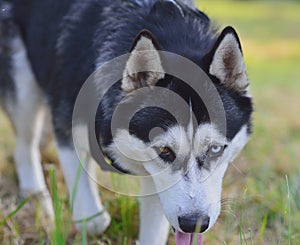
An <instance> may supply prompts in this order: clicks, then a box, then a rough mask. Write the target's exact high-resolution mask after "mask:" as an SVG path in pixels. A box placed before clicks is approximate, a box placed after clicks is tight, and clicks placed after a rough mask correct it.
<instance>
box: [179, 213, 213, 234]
mask: <svg viewBox="0 0 300 245" xmlns="http://www.w3.org/2000/svg"><path fill="white" fill-rule="evenodd" d="M209 220H210V218H209V217H208V216H206V215H205V216H201V215H186V216H179V217H178V223H179V227H180V229H181V230H182V231H183V232H186V233H193V232H199V231H200V232H204V231H206V230H207V228H208V226H209ZM199 227H200V230H199Z"/></svg>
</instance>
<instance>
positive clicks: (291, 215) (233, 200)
mask: <svg viewBox="0 0 300 245" xmlns="http://www.w3.org/2000/svg"><path fill="white" fill-rule="evenodd" d="M197 4H198V5H199V6H200V7H201V8H202V9H204V10H205V12H206V13H208V15H209V16H210V17H211V18H212V19H214V20H215V22H216V23H220V27H224V26H226V25H232V26H234V27H235V28H236V30H237V31H238V33H239V35H240V39H241V41H242V46H243V50H244V57H245V60H246V65H247V69H248V74H249V78H250V80H251V94H252V95H253V97H254V103H255V113H254V132H253V137H252V139H251V141H250V142H249V144H248V145H247V146H246V148H245V150H244V151H243V153H242V154H241V155H240V156H239V157H238V159H237V160H236V161H235V163H234V164H232V165H231V166H230V167H229V169H228V172H227V174H226V176H225V179H224V188H223V189H224V191H223V197H224V200H223V202H222V210H223V212H222V214H221V216H220V218H219V219H218V222H217V224H216V225H215V226H214V227H213V228H212V230H211V231H209V232H208V233H206V234H205V235H204V243H205V244H230V245H231V244H255V245H256V244H267V245H268V244H270V245H273V244H292V245H296V244H300V225H299V224H300V198H299V195H298V171H299V170H300V167H299V166H300V164H299V162H300V120H299V119H300V118H299V108H300V99H299V96H300V80H299V78H300V67H299V65H300V28H299V26H300V14H299V13H300V3H299V1H298V2H296V1H293V2H292V1H291V2H290V1H224V0H222V1H221V0H220V1H211V0H210V1H208V0H201V1H200V0H199V1H198V2H197ZM13 144H14V143H13V137H12V130H11V128H10V126H9V124H8V121H7V120H6V119H5V118H4V117H3V115H0V244H11V243H13V241H19V240H20V241H27V242H28V243H30V242H31V243H33V242H32V241H34V242H35V243H36V244H46V242H48V241H51V243H52V244H64V243H65V242H66V241H67V242H68V243H69V244H71V243H73V244H97V241H99V239H100V241H102V242H105V244H134V240H135V239H136V238H137V235H138V200H137V199H136V198H132V197H127V196H122V195H120V194H115V193H111V192H109V191H107V190H105V189H100V191H101V194H102V196H103V200H108V209H109V211H110V213H111V214H112V218H113V219H112V224H111V226H110V227H109V229H108V230H107V232H106V233H105V234H104V235H103V236H102V237H101V238H97V237H87V236H86V234H85V231H84V230H83V231H82V235H80V234H78V233H75V232H74V228H73V226H72V224H71V222H70V220H71V218H70V206H71V207H72V200H71V201H70V202H69V201H68V198H67V194H66V193H67V192H66V191H65V190H66V188H65V186H64V183H63V180H62V175H61V172H60V171H59V169H57V170H56V171H55V173H54V172H51V171H50V174H49V171H46V174H47V176H48V178H47V179H48V182H50V183H49V186H50V188H49V189H50V190H51V191H52V195H53V199H54V206H55V210H56V219H57V222H56V227H55V229H56V231H55V232H54V233H53V234H52V235H50V237H49V236H48V235H47V234H46V233H45V232H44V230H43V229H42V228H41V226H42V225H41V222H40V219H39V216H40V215H41V214H40V213H41V212H42V210H39V209H37V211H36V215H35V218H34V221H33V222H32V223H33V224H32V225H29V226H28V225H26V224H25V225H24V223H26V221H27V219H22V220H20V219H18V215H23V214H22V212H23V209H24V207H23V206H22V202H21V203H20V204H18V202H17V199H16V196H17V187H16V177H15V176H16V175H15V172H14V168H13V164H12V160H11V154H12V152H13ZM50 160H51V161H50V162H54V161H56V160H55V157H54V156H53V155H52V154H51V155H50ZM47 162H49V161H47ZM53 166H55V165H53ZM54 175H55V176H56V178H55V179H54ZM1 179H2V180H4V179H5V180H6V182H7V181H8V180H9V181H11V180H13V181H12V182H10V184H9V185H8V186H5V183H6V182H5V183H4V182H3V181H1ZM49 180H50V181H49ZM112 181H113V182H116V183H118V180H115V179H114V180H112ZM57 190H59V191H57ZM74 193H76V190H74ZM7 202H8V203H11V204H12V205H11V206H13V208H12V209H9V208H8V207H7V205H4V204H5V203H7ZM70 203H71V204H70ZM25 206H26V205H25ZM55 229H54V230H55ZM169 244H174V238H173V237H172V235H171V236H170V239H169Z"/></svg>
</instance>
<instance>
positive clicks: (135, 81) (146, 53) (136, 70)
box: [122, 30, 165, 93]
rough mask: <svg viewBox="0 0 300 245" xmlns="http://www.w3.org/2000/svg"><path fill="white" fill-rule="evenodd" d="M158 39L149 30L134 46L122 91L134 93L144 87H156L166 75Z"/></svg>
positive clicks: (143, 31)
mask: <svg viewBox="0 0 300 245" xmlns="http://www.w3.org/2000/svg"><path fill="white" fill-rule="evenodd" d="M158 50H159V46H158V43H157V41H156V38H155V37H154V36H153V34H152V33H151V32H150V31H148V30H142V31H141V32H140V33H139V34H138V35H137V37H136V38H135V41H134V43H133V45H132V48H131V52H130V55H129V58H128V60H127V62H126V65H125V69H124V72H123V79H122V90H123V91H124V92H128V93H129V92H132V91H133V90H136V89H138V88H141V87H143V86H150V87H151V86H154V85H155V84H156V82H157V81H158V80H159V79H162V78H163V77H164V76H165V74H164V70H163V67H162V64H161V59H160V55H159V52H158Z"/></svg>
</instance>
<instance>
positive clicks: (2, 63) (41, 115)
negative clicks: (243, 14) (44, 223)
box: [0, 0, 252, 245]
mask: <svg viewBox="0 0 300 245" xmlns="http://www.w3.org/2000/svg"><path fill="white" fill-rule="evenodd" d="M0 8H1V9H2V11H0V95H1V102H2V106H3V108H4V110H5V111H6V112H7V114H8V116H9V118H10V119H11V122H12V125H13V127H14V130H15V135H16V149H15V154H14V156H15V164H16V170H17V174H18V177H19V183H20V190H21V193H23V195H24V196H28V195H30V194H35V193H44V194H45V195H44V196H45V200H44V202H45V209H46V210H47V212H48V213H49V215H50V216H53V208H52V204H51V199H50V198H49V194H48V191H47V189H46V184H45V179H44V177H43V173H42V167H41V163H40V154H39V142H40V138H41V132H42V130H43V125H44V119H45V117H46V114H50V115H51V120H52V124H53V129H54V134H55V140H56V145H57V149H58V155H59V158H60V162H61V166H62V170H63V173H64V176H65V180H66V184H67V186H68V188H69V192H70V196H71V195H72V190H73V186H74V182H75V177H76V172H77V169H78V165H79V160H78V157H77V155H76V152H75V149H74V146H73V143H72V134H71V133H72V132H71V127H72V112H73V107H74V103H75V100H76V97H77V95H78V92H79V90H80V88H81V86H82V84H83V83H84V81H85V80H86V79H87V77H88V76H89V75H90V74H92V73H93V72H94V71H95V70H96V69H97V68H98V67H100V66H101V65H102V64H104V63H105V62H107V61H109V60H111V59H113V58H115V57H117V56H120V55H122V54H125V53H128V52H131V55H130V57H129V60H128V62H127V64H126V66H125V67H124V71H123V74H124V78H123V79H122V80H120V81H119V82H118V83H117V84H116V85H114V86H113V87H112V88H110V89H109V91H108V93H107V94H106V95H105V97H104V99H103V100H102V101H101V104H100V106H99V109H98V111H97V118H96V122H97V123H96V133H97V137H98V140H99V144H100V147H101V148H102V150H103V151H104V152H105V153H106V154H107V156H108V157H109V158H110V159H111V160H112V161H113V162H114V165H115V166H117V167H118V168H119V169H120V170H123V171H124V172H130V173H133V174H142V175H143V174H155V173H156V172H157V171H160V170H161V168H163V167H164V166H166V165H170V164H172V163H170V162H168V161H165V159H163V158H156V159H155V160H153V161H152V162H148V163H147V164H141V163H137V162H135V161H131V160H130V159H129V160H128V158H126V157H123V156H122V155H121V154H119V151H118V150H117V148H116V146H115V144H114V141H113V140H112V135H111V132H110V121H111V116H112V113H113V111H114V107H115V106H116V105H117V104H118V102H119V101H120V100H121V99H122V98H124V97H125V96H128V95H129V94H131V93H134V92H135V90H137V89H139V88H140V87H144V86H146V87H147V86H150V87H151V86H157V87H164V88H167V89H169V90H172V91H174V92H176V93H178V94H179V95H180V96H181V97H182V98H183V99H184V100H185V101H186V102H187V103H190V105H191V109H192V110H193V113H194V114H195V116H196V119H197V120H196V121H197V122H196V126H195V125H194V124H195V122H193V121H192V120H191V121H190V122H189V123H188V125H180V124H178V123H177V122H176V121H174V120H173V118H172V116H170V115H169V114H168V113H164V112H163V111H162V110H160V109H159V108H148V109H147V108H145V110H144V111H143V112H141V113H137V114H136V115H135V117H134V118H133V119H132V122H131V125H130V130H129V131H127V130H121V129H120V130H119V131H118V133H117V135H115V140H117V141H118V142H121V144H122V145H123V150H124V151H125V152H126V155H127V156H132V157H133V159H134V156H136V155H141V157H142V156H143V155H146V154H150V155H151V154H157V152H156V150H155V149H159V148H162V147H169V148H171V150H172V152H174V153H175V154H176V158H177V159H182V160H181V163H180V164H179V165H178V166H179V167H178V166H177V167H171V168H170V171H168V172H166V173H165V175H164V176H163V178H164V179H163V180H162V179H159V178H156V177H153V179H152V180H149V179H148V180H145V181H142V183H141V187H142V189H143V190H148V191H149V190H150V191H151V190H153V192H155V190H156V189H160V185H161V183H162V182H163V181H169V182H172V181H173V180H175V179H178V178H181V180H180V181H179V182H178V183H177V184H176V185H174V186H172V187H171V188H170V189H168V190H166V191H164V192H161V193H159V194H157V195H152V196H147V197H144V198H141V205H140V217H141V221H140V235H139V240H140V244H143V245H144V244H164V243H165V242H166V240H167V236H168V227H169V223H170V224H171V225H172V226H173V227H174V228H175V229H176V230H179V231H180V232H182V231H183V232H193V230H190V229H189V227H190V226H188V225H187V226H185V228H183V227H182V225H181V224H180V221H179V220H181V221H182V220H184V221H185V222H190V221H191V220H196V222H197V220H198V219H200V220H202V227H201V230H202V231H204V230H207V229H208V228H210V227H212V226H213V224H214V223H215V221H216V219H217V217H218V215H219V213H220V200H221V185H222V179H223V176H224V174H225V171H226V169H227V166H228V163H229V162H230V161H232V160H233V158H234V157H235V156H236V155H237V154H238V153H239V152H240V151H241V149H242V148H243V146H244V145H245V144H246V142H247V140H248V137H249V135H250V132H251V113H252V103H251V96H250V95H249V92H248V85H249V81H248V78H247V74H246V68H245V63H244V59H243V54H242V50H241V45H240V42H239V38H238V36H237V34H236V32H235V31H234V30H233V29H232V28H231V27H227V28H225V29H224V30H223V31H222V32H221V34H218V33H217V32H216V31H215V29H214V27H212V26H211V24H210V20H209V18H208V17H207V16H206V15H205V14H204V13H203V12H201V11H199V10H197V9H196V8H195V7H194V5H193V4H192V3H191V2H190V1H188V0H186V1H175V0H169V1H168V0H125V1H121V0H116V1H109V0H101V1H99V0H86V1H81V0H74V1H67V0H63V1H61V0H60V1H58V0H43V1H40V0H10V1H7V2H2V1H0ZM142 30H144V31H142ZM147 50H152V51H156V50H164V51H168V52H173V53H176V54H179V55H182V56H184V57H186V58H188V59H190V60H191V61H193V62H194V63H196V64H197V65H198V66H200V67H201V68H202V69H203V70H204V71H205V72H206V73H207V75H208V76H209V77H210V79H211V81H212V82H213V83H214V85H215V86H216V88H217V90H218V92H219V95H220V97H221V99H222V102H223V105H224V109H225V113H226V120H227V133H226V135H222V134H221V133H220V132H219V131H218V128H217V126H216V125H213V124H211V123H210V121H209V116H208V113H207V110H206V108H205V106H204V104H203V102H202V101H201V99H199V97H197V95H194V94H193V92H192V91H190V88H189V87H187V86H186V85H185V84H184V82H183V81H180V80H179V79H177V78H175V77H172V76H170V75H167V74H164V67H163V65H162V64H161V63H160V59H159V54H158V53H157V54H155V53H154V56H153V57H151V58H149V57H147V56H144V57H139V56H135V51H147ZM141 59H142V60H144V61H146V62H144V63H141V62H140V61H141ZM141 64H142V65H143V64H145V65H146V66H147V65H148V66H150V67H152V68H153V67H154V68H155V70H156V71H157V70H158V71H160V72H157V73H156V72H145V73H144V74H136V73H135V70H137V67H138V66H140V65H141ZM144 68H148V67H144ZM199 82H201V81H199ZM98 88H99V89H101V84H98ZM166 99H167V98H166ZM153 127H161V128H162V129H163V133H162V134H160V135H158V136H156V137H155V138H154V139H151V140H150V139H149V132H150V130H151V129H152V128H153ZM178 135H180V137H178ZM128 142H130V144H128ZM149 145H150V146H151V147H152V151H150V152H148V151H147V152H145V151H143V149H146V148H147V147H148V146H149ZM179 145H180V146H181V147H180V151H178V146H179ZM219 146H220V147H221V152H220V153H221V154H219V155H218V156H217V157H215V156H214V155H213V152H212V149H214V150H216V149H218V147H219ZM147 149H148V148H147ZM210 154H211V155H210ZM217 163H221V164H217ZM85 164H86V167H88V168H89V167H90V168H92V167H93V166H92V159H90V161H87V162H86V163H85ZM213 166H217V167H213ZM187 169H188V171H184V170H187ZM212 170H213V171H212ZM90 172H92V171H90ZM204 175H205V176H209V177H207V178H205V179H204V178H202V176H204ZM29 176H30V177H29ZM102 210H103V205H102V204H101V200H100V199H99V197H98V195H97V188H96V184H95V183H94V182H93V181H92V180H90V178H89V177H88V175H87V174H86V173H83V174H82V176H81V177H80V181H79V185H78V193H77V196H76V198H75V203H74V211H73V218H74V220H80V219H83V218H84V217H90V216H92V215H94V214H96V213H99V212H101V211H102ZM179 218H180V219H179ZM109 223H110V216H109V214H108V213H107V212H104V213H103V214H102V215H101V216H100V217H96V218H94V219H92V220H91V221H88V222H87V231H88V232H89V233H91V234H101V233H102V232H103V231H104V230H105V229H106V228H107V226H108V225H109ZM76 226H77V228H78V229H79V230H80V229H81V226H80V224H78V223H77V224H76ZM183 226H184V225H183Z"/></svg>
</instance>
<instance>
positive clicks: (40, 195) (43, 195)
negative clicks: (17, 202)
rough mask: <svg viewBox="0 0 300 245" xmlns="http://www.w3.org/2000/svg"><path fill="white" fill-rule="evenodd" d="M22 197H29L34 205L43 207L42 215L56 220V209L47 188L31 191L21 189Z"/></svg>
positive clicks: (52, 220) (50, 219)
mask: <svg viewBox="0 0 300 245" xmlns="http://www.w3.org/2000/svg"><path fill="white" fill-rule="evenodd" d="M20 198H21V199H25V198H28V199H29V201H30V202H31V203H32V205H33V206H36V205H38V206H40V207H41V209H42V216H43V217H44V218H47V219H48V220H49V221H51V222H54V209H53V205H52V199H51V195H50V193H49V191H48V190H47V189H44V190H41V191H38V192H31V191H25V190H21V191H20Z"/></svg>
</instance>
